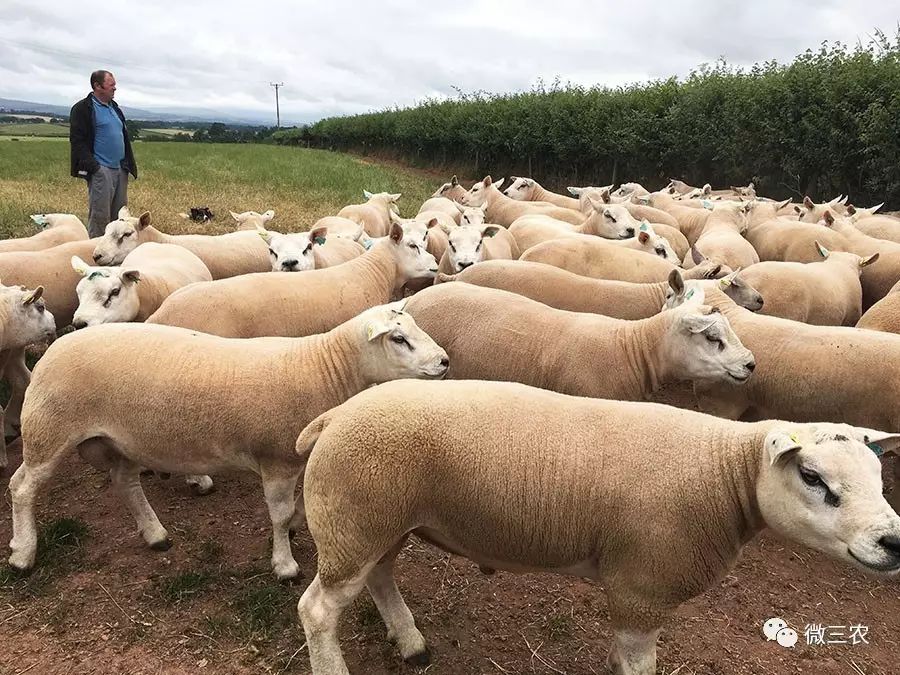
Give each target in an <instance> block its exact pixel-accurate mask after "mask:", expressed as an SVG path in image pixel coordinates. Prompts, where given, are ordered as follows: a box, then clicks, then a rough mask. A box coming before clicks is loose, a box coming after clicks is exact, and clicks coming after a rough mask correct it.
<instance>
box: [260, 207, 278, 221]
mask: <svg viewBox="0 0 900 675" xmlns="http://www.w3.org/2000/svg"><path fill="white" fill-rule="evenodd" d="M274 217H275V210H274V209H269V210H268V211H266V212H265V213H264V214H262V219H263V222H266V223H268V222H269V221H270V220H272V218H274Z"/></svg>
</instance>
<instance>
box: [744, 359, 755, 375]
mask: <svg viewBox="0 0 900 675" xmlns="http://www.w3.org/2000/svg"><path fill="white" fill-rule="evenodd" d="M744 365H745V366H746V367H747V370H749V371H750V372H751V373H752V372H753V371H754V370H756V361H750V362H749V363H746V364H744Z"/></svg>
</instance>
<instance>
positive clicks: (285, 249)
mask: <svg viewBox="0 0 900 675" xmlns="http://www.w3.org/2000/svg"><path fill="white" fill-rule="evenodd" d="M256 232H257V234H259V236H260V237H262V239H263V241H265V242H266V244H268V246H269V258H270V259H271V261H272V271H273V272H304V271H306V270H320V269H324V268H326V267H334V266H335V265H340V264H341V263H345V262H347V261H348V260H353V258H357V257H359V256H361V255H362V254H363V253H365V251H366V249H365V248H363V246H362V245H361V244H358V243H356V242H355V241H353V240H351V239H344V238H342V237H329V236H327V235H328V229H327V228H325V227H316V228H313V229H312V230H310V231H309V232H293V233H291V234H281V233H280V232H273V231H271V230H266V229H264V228H262V227H258V228H257V229H256Z"/></svg>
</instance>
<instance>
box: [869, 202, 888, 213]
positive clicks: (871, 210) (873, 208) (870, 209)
mask: <svg viewBox="0 0 900 675" xmlns="http://www.w3.org/2000/svg"><path fill="white" fill-rule="evenodd" d="M882 206H884V202H881V203H880V204H878V205H876V206H870V207H869V208H867V209H866V211H868V212H869V215H872V214H874V213H875V212H876V211H878V209H880V208H881V207H882Z"/></svg>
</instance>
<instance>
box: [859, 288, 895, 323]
mask: <svg viewBox="0 0 900 675" xmlns="http://www.w3.org/2000/svg"><path fill="white" fill-rule="evenodd" d="M856 327H857V328H865V329H867V330H880V331H884V332H887V333H900V281H898V282H897V283H896V284H894V287H893V288H892V289H891V290H890V291H889V292H888V294H887V295H885V296H884V297H883V298H882V299H881V300H879V301H878V302H876V303H875V304H874V305H872V306H871V307H869V309H868V310H866V313H865V314H863V315H862V316H861V317H860V319H859V321H858V322H857V323H856Z"/></svg>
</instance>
